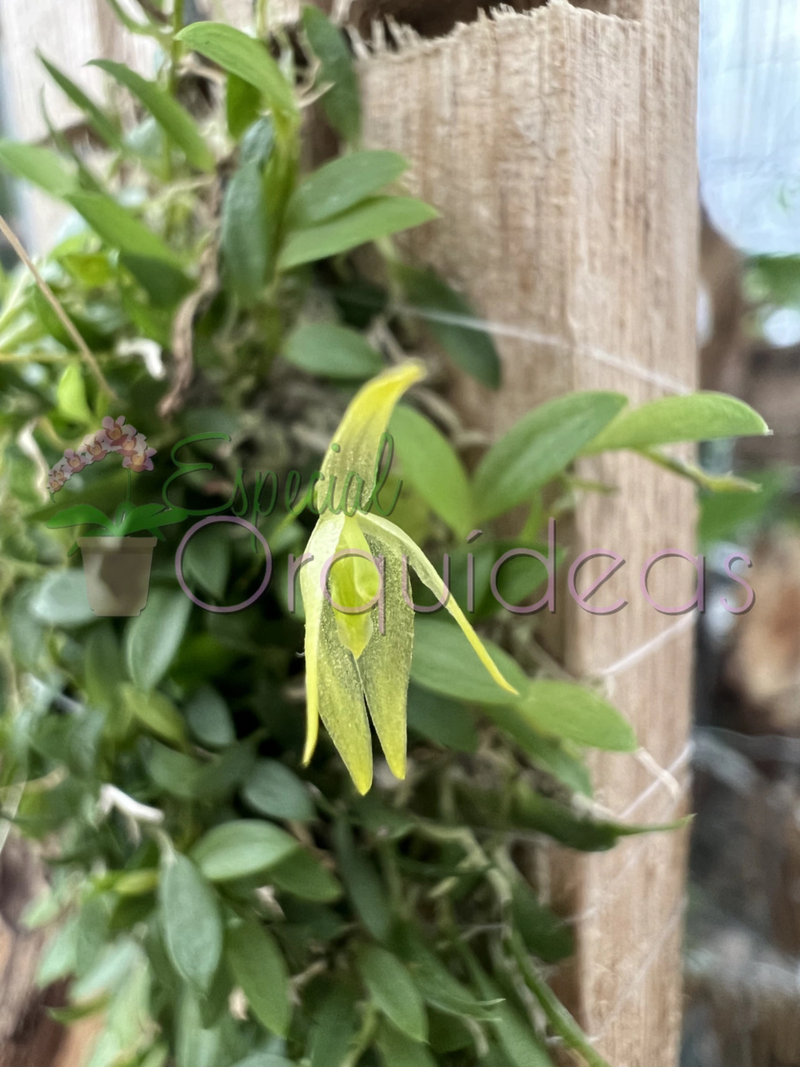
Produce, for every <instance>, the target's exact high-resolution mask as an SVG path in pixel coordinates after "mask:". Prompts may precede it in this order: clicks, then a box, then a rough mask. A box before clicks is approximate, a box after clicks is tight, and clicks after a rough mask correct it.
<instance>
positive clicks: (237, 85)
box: [225, 74, 261, 141]
mask: <svg viewBox="0 0 800 1067" xmlns="http://www.w3.org/2000/svg"><path fill="white" fill-rule="evenodd" d="M260 112H261V93H260V92H259V91H258V89H256V87H255V86H254V85H251V84H250V82H246V81H245V80H244V78H239V77H238V76H237V75H236V74H229V75H228V81H227V85H226V91H225V117H226V119H227V121H228V133H230V135H231V137H232V138H233V139H234V141H238V140H239V139H240V138H241V136H242V134H243V133H244V132H245V130H246V129H247V128H248V127H249V126H252V125H253V123H254V122H255V121H256V120H257V119H258V116H259V114H260Z"/></svg>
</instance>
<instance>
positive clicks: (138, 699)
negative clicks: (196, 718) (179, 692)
mask: <svg viewBox="0 0 800 1067" xmlns="http://www.w3.org/2000/svg"><path fill="white" fill-rule="evenodd" d="M121 693H122V699H123V701H124V703H125V706H126V708H127V710H128V711H129V713H130V714H131V715H132V716H134V717H135V718H137V719H138V720H139V722H140V723H142V724H143V725H144V726H146V727H147V729H148V730H150V731H151V732H152V733H154V734H155V735H156V736H157V737H163V738H164V740H165V741H173V742H174V743H175V744H176V745H182V744H183V743H184V742H185V741H186V726H185V724H184V721H183V716H182V715H181V713H180V712H179V711H178V709H177V708H176V707H175V705H174V704H173V703H172V701H171V700H169V699H168V698H167V697H165V696H164V694H163V693H158V692H156V691H155V690H151V691H150V692H142V691H141V690H140V689H137V688H136V686H135V685H130V684H127V683H126V684H124V685H123V686H122V687H121Z"/></svg>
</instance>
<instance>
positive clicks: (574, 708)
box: [515, 679, 637, 752]
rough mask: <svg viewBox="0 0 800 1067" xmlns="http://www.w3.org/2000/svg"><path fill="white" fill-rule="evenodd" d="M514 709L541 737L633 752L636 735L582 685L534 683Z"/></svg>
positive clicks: (537, 680)
mask: <svg viewBox="0 0 800 1067" xmlns="http://www.w3.org/2000/svg"><path fill="white" fill-rule="evenodd" d="M515 707H516V709H517V711H518V712H519V713H520V714H521V715H522V716H523V717H524V718H526V719H527V720H528V721H529V722H530V723H531V724H532V725H533V726H535V727H536V729H538V730H541V731H542V733H545V734H551V735H553V736H555V737H565V738H567V739H568V740H570V741H574V742H575V743H576V744H579V745H589V746H590V747H592V748H600V749H606V750H608V751H611V752H635V751H636V748H637V742H636V735H635V734H634V732H633V728H632V726H631V724H630V723H629V722H628V720H627V719H625V718H623V716H622V715H620V713H619V712H618V711H617V710H616V708H614V707H612V706H611V705H610V704H609V703H607V702H606V701H605V700H603V698H602V697H600V696H598V694H597V693H593V692H592V691H591V690H590V689H586V688H585V687H584V686H582V685H577V684H573V683H572V682H560V681H550V680H546V679H534V680H533V681H530V682H529V683H528V686H527V689H526V691H525V693H524V695H523V698H522V700H520V701H519V702H518V703H516V704H515Z"/></svg>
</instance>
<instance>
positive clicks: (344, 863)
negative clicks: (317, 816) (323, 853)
mask: <svg viewBox="0 0 800 1067" xmlns="http://www.w3.org/2000/svg"><path fill="white" fill-rule="evenodd" d="M333 842H334V848H335V850H336V859H337V862H338V865H339V874H340V875H341V878H342V881H343V882H344V886H345V889H346V890H347V895H348V896H349V898H350V900H351V902H352V904H353V907H354V908H355V910H356V912H357V913H358V915H359V917H360V919H361V921H362V922H363V924H364V926H365V927H366V928H367V930H368V931H369V932H370V933H371V934H372V936H373V937H374V938H375V939H376V941H384V940H385V939H386V938H387V937H388V935H389V930H390V928H391V925H392V916H391V912H390V910H389V903H388V901H387V899H386V895H385V893H384V888H383V883H382V882H381V880H380V878H379V877H378V873H377V871H376V870H375V867H374V866H373V864H372V862H371V861H370V860H369V859H368V858H367V857H366V856H365V855H364V852H363V851H362V850H360V849H357V848H356V846H355V842H354V841H353V834H352V831H351V830H350V827H349V826H348V824H347V823H346V822H344V821H339V822H337V823H336V825H335V827H334V831H333Z"/></svg>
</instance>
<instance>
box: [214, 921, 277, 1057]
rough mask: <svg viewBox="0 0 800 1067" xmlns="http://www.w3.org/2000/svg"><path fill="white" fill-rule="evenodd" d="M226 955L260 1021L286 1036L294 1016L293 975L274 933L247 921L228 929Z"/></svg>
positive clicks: (272, 1030) (274, 1032)
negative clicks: (287, 967) (287, 968)
mask: <svg viewBox="0 0 800 1067" xmlns="http://www.w3.org/2000/svg"><path fill="white" fill-rule="evenodd" d="M225 957H226V959H227V961H228V965H229V967H230V969H231V971H232V972H233V976H234V978H235V979H236V981H237V983H238V984H239V985H240V986H241V987H242V989H243V990H244V995H245V996H246V997H247V999H248V1001H249V1002H250V1008H251V1010H252V1012H253V1014H254V1015H255V1017H256V1018H257V1019H258V1021H259V1022H260V1023H261V1024H262V1026H264V1027H266V1029H267V1030H270V1031H271V1032H272V1033H273V1034H277V1035H278V1036H279V1037H286V1034H287V1033H288V1030H289V1022H290V1020H291V1016H292V1007H291V1001H290V999H289V974H288V971H287V970H286V963H285V962H284V959H283V956H282V955H281V952H280V949H279V948H278V945H277V943H276V941H275V939H274V938H273V937H272V935H271V934H270V933H268V932H267V930H265V929H264V927H263V926H261V925H260V924H259V923H257V922H243V923H241V924H240V925H239V926H236V927H234V928H233V929H232V930H229V931H228V936H227V939H226V946H225Z"/></svg>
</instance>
